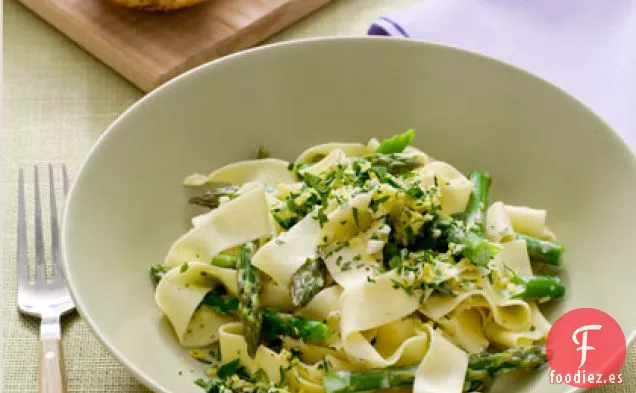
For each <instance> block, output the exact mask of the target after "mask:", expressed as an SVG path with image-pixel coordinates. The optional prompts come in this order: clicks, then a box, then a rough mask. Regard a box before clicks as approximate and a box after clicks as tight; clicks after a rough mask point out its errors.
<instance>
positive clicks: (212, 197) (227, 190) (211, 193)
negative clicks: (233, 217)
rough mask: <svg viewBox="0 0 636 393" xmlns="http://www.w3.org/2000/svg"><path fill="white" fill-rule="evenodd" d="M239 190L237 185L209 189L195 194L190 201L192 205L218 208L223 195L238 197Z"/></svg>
mask: <svg viewBox="0 0 636 393" xmlns="http://www.w3.org/2000/svg"><path fill="white" fill-rule="evenodd" d="M237 191H238V187H237V186H226V187H216V188H212V189H209V190H208V191H206V192H205V193H203V194H201V195H197V196H193V197H192V198H190V200H189V203H190V204H192V205H199V206H203V207H207V208H210V209H216V208H217V207H219V203H220V202H221V198H222V197H228V198H230V199H232V198H236V196H237V194H236V193H237Z"/></svg>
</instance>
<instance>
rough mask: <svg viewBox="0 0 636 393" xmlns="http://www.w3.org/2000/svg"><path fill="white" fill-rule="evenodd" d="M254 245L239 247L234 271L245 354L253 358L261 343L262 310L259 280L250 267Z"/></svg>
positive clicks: (253, 269) (254, 269) (256, 273)
mask: <svg viewBox="0 0 636 393" xmlns="http://www.w3.org/2000/svg"><path fill="white" fill-rule="evenodd" d="M253 253H254V244H252V243H247V244H244V245H243V246H242V247H241V252H240V255H239V258H238V261H237V266H236V271H237V280H238V289H239V308H238V312H239V318H240V319H241V322H243V330H244V336H245V341H246V342H247V352H248V354H249V355H250V356H254V354H255V353H256V348H258V345H259V343H260V341H261V326H262V324H263V310H262V309H261V298H260V291H261V285H260V279H259V276H258V271H257V270H256V268H255V267H253V266H252V260H251V259H252V254H253Z"/></svg>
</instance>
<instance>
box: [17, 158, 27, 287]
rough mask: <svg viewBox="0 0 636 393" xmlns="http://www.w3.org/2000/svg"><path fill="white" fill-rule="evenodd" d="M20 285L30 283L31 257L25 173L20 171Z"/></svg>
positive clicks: (18, 257) (18, 258) (18, 256)
mask: <svg viewBox="0 0 636 393" xmlns="http://www.w3.org/2000/svg"><path fill="white" fill-rule="evenodd" d="M17 260H18V285H24V284H28V283H29V257H28V254H27V227H26V207H25V201H24V171H23V170H22V168H20V169H19V171H18V255H17Z"/></svg>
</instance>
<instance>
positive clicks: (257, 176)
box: [184, 158, 296, 187]
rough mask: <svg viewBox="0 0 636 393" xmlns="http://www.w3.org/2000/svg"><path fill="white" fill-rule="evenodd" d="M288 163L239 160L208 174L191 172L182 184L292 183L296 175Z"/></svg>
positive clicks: (265, 160) (269, 159) (272, 160)
mask: <svg viewBox="0 0 636 393" xmlns="http://www.w3.org/2000/svg"><path fill="white" fill-rule="evenodd" d="M288 166H289V163H288V162H287V161H284V160H279V159H277V158H265V159H259V160H246V161H239V162H235V163H232V164H228V165H225V166H223V167H221V168H219V169H217V170H215V171H214V172H212V173H210V174H209V175H207V176H206V175H202V174H199V173H195V174H192V175H190V176H188V177H187V178H186V179H185V180H184V185H186V186H191V187H196V186H202V185H205V184H210V183H230V184H244V183H251V182H258V183H264V184H267V185H272V186H273V185H277V184H279V183H293V182H295V181H296V176H295V175H294V173H293V172H291V171H290V170H289V168H288Z"/></svg>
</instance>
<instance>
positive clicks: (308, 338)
mask: <svg viewBox="0 0 636 393" xmlns="http://www.w3.org/2000/svg"><path fill="white" fill-rule="evenodd" d="M277 336H287V337H291V338H299V339H302V340H304V341H305V342H322V341H325V340H326V339H328V338H329V337H331V332H330V331H329V328H328V327H327V325H325V324H324V323H322V322H318V321H312V320H309V319H305V318H301V317H297V316H295V315H291V314H285V313H281V312H276V311H275V310H272V309H270V308H266V309H264V310H263V338H264V339H265V340H267V341H272V340H273V339H274V338H276V337H277Z"/></svg>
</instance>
